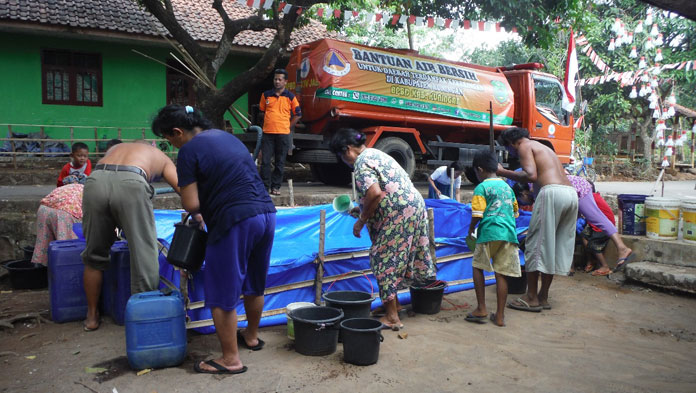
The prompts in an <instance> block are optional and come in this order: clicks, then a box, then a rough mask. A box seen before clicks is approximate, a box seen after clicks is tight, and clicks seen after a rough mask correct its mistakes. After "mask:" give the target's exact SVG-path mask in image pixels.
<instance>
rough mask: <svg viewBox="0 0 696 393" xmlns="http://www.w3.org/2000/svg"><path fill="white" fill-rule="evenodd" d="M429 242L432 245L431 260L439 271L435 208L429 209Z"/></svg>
mask: <svg viewBox="0 0 696 393" xmlns="http://www.w3.org/2000/svg"><path fill="white" fill-rule="evenodd" d="M428 240H429V242H428V243H430V258H431V259H432V260H433V266H434V267H435V268H436V269H437V255H435V213H434V212H433V208H432V207H431V208H429V209H428Z"/></svg>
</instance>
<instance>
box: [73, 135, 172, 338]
mask: <svg viewBox="0 0 696 393" xmlns="http://www.w3.org/2000/svg"><path fill="white" fill-rule="evenodd" d="M160 177H162V178H164V180H165V181H166V182H167V183H169V185H171V186H172V188H174V190H175V191H176V192H177V193H178V192H179V187H178V186H177V176H176V167H175V166H174V163H173V162H172V160H171V159H170V158H169V157H167V156H166V155H165V154H164V153H162V152H161V151H160V150H159V149H157V148H155V147H152V146H150V145H148V144H144V143H121V144H117V145H115V146H112V147H111V148H109V150H108V151H107V153H106V155H105V156H104V158H102V159H101V160H99V162H98V163H97V165H96V166H95V167H94V169H93V170H92V174H91V176H89V177H88V178H87V180H86V181H85V190H84V196H83V199H82V212H83V218H82V228H83V232H84V234H85V239H86V240H87V247H86V248H85V251H84V252H83V253H82V261H83V262H84V264H85V271H84V276H83V279H84V286H85V294H86V295H87V317H86V319H85V322H84V329H85V331H92V330H96V329H97V328H99V323H100V319H99V311H98V308H97V307H98V303H99V295H100V294H101V287H102V279H103V276H104V270H105V269H106V268H107V267H108V266H109V252H110V250H111V246H112V245H113V243H114V241H115V240H116V232H115V229H116V227H117V226H118V227H120V228H123V231H124V233H125V235H126V238H127V239H128V249H129V250H130V274H131V294H135V293H139V292H146V291H152V290H155V289H157V287H158V284H159V263H158V258H157V253H158V252H157V233H156V231H155V216H154V214H153V211H152V197H153V196H154V195H155V190H154V188H153V187H152V185H151V184H150V182H152V181H153V180H155V179H158V178H160Z"/></svg>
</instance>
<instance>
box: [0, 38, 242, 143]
mask: <svg viewBox="0 0 696 393" xmlns="http://www.w3.org/2000/svg"><path fill="white" fill-rule="evenodd" d="M41 49H68V50H77V51H85V52H91V53H100V54H101V55H102V91H103V106H101V107H92V106H73V105H48V104H42V102H41ZM132 49H135V50H138V51H139V52H142V53H145V54H147V55H149V56H151V57H154V58H156V59H158V60H160V61H166V58H167V56H168V53H169V52H170V51H171V50H170V49H169V48H167V47H163V46H142V45H129V44H120V43H112V42H98V41H93V40H88V39H85V40H78V39H65V38H53V37H46V36H38V35H37V36H34V35H20V34H10V33H3V34H0V53H1V55H0V80H1V82H0V108H2V110H0V135H2V136H5V135H6V133H7V126H6V124H13V127H12V129H13V131H15V132H23V133H31V132H39V127H36V126H20V124H31V125H44V126H49V127H45V128H44V131H45V132H46V134H47V135H48V136H49V137H51V138H70V128H69V127H65V126H74V127H75V128H74V130H75V131H74V135H75V138H94V127H97V134H98V136H99V137H100V138H101V137H103V136H106V137H107V138H115V137H116V136H117V133H118V131H117V128H119V127H120V128H121V129H122V131H121V132H122V134H121V135H122V137H123V138H140V137H142V129H143V128H144V129H145V132H146V137H147V138H154V136H153V135H152V133H151V131H150V130H149V125H150V120H151V118H152V116H153V115H154V114H155V112H156V111H157V109H159V108H161V107H162V106H164V105H165V104H166V70H165V67H164V66H163V65H162V64H159V63H156V62H155V61H152V60H150V59H147V58H145V57H143V56H141V55H138V54H137V53H134V52H132ZM254 61H255V60H254V59H252V58H249V57H234V58H231V59H230V60H229V61H227V63H226V64H225V66H224V69H223V70H221V72H220V75H219V77H218V85H221V84H223V83H224V82H226V81H228V80H229V79H231V78H232V77H234V75H236V74H238V73H239V72H240V71H241V70H244V69H247V68H249V67H250V66H251V65H252V64H253V62H254ZM235 106H236V107H237V108H238V109H240V110H241V111H242V113H246V112H247V111H248V109H247V108H248V106H247V97H246V95H245V96H243V97H242V98H240V99H239V100H237V102H236V103H235ZM227 116H228V117H229V120H230V123H231V124H232V125H233V126H236V122H235V121H234V120H233V119H232V117H231V116H229V114H228V115H227ZM51 126H53V127H51ZM56 126H63V127H56ZM236 128H239V126H237V127H236ZM91 149H93V144H90V150H91Z"/></svg>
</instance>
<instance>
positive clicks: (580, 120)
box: [573, 115, 585, 130]
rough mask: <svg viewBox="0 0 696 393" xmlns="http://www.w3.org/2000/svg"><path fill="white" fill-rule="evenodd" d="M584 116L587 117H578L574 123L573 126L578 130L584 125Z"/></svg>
mask: <svg viewBox="0 0 696 393" xmlns="http://www.w3.org/2000/svg"><path fill="white" fill-rule="evenodd" d="M584 117H585V115H582V116H580V117H578V119H577V120H575V124H573V128H574V129H576V130H577V129H578V128H580V126H581V125H582V119H583V118H584Z"/></svg>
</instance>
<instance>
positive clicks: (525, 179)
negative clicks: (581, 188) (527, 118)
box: [497, 127, 578, 312]
mask: <svg viewBox="0 0 696 393" xmlns="http://www.w3.org/2000/svg"><path fill="white" fill-rule="evenodd" d="M500 142H501V144H502V145H503V146H505V148H506V149H507V150H508V152H509V153H510V155H512V156H513V157H519V160H520V165H521V167H522V170H521V171H510V170H507V169H503V167H502V166H499V167H498V171H497V174H498V175H500V176H505V177H507V178H509V179H512V180H514V181H517V182H519V183H530V182H531V183H534V190H535V192H538V195H537V197H536V203H535V204H534V210H533V212H532V219H531V221H530V223H529V230H528V232H527V241H526V249H525V252H524V259H525V270H526V271H527V294H526V295H525V296H523V297H520V298H518V299H517V300H515V301H513V302H510V303H508V306H509V307H510V308H514V309H516V310H522V311H535V312H539V311H541V310H542V309H550V308H551V306H550V305H549V303H548V299H549V288H550V287H551V281H552V280H553V275H554V274H562V275H568V272H569V270H570V265H571V264H572V262H573V249H574V247H575V222H576V219H577V216H578V194H577V192H576V191H575V188H573V186H572V185H571V184H570V182H569V181H568V178H567V177H566V175H565V171H564V170H563V166H562V165H561V162H560V160H559V159H558V157H557V156H556V153H555V152H554V151H553V150H551V149H549V148H548V147H547V146H545V145H543V144H541V143H539V142H536V141H533V140H531V139H529V132H528V131H527V130H526V129H524V128H519V127H513V128H508V129H507V130H505V131H503V132H502V134H501V135H500ZM540 274H541V289H540V290H539V291H538V293H537V288H538V283H539V275H540Z"/></svg>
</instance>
